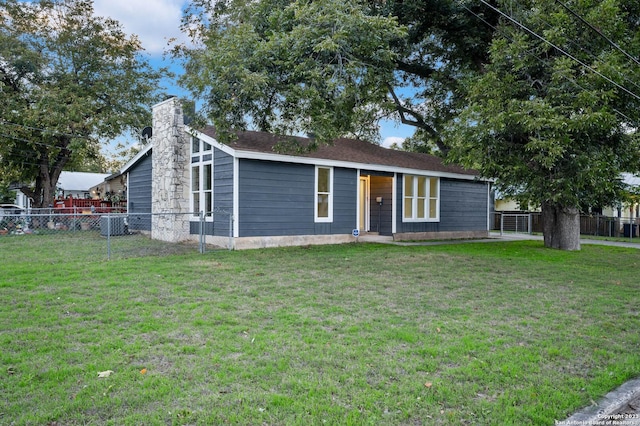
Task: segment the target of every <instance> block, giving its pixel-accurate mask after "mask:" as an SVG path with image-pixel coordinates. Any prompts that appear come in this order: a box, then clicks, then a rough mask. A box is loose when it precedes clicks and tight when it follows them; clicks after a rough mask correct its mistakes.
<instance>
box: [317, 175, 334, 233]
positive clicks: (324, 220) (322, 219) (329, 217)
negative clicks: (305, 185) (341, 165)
mask: <svg viewBox="0 0 640 426" xmlns="http://www.w3.org/2000/svg"><path fill="white" fill-rule="evenodd" d="M320 169H323V170H328V171H329V192H328V194H327V193H325V192H322V193H321V192H319V191H318V177H319V170H320ZM314 175H315V178H314V185H313V194H314V196H313V220H314V222H316V223H331V222H333V167H328V166H316V167H315V173H314ZM320 194H326V195H328V204H329V206H328V209H327V210H328V211H327V217H320V216H319V215H318V213H319V212H318V199H319V195H320Z"/></svg>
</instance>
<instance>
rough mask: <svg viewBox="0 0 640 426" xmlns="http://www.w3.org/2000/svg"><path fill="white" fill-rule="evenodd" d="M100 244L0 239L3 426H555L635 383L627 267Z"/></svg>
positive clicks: (609, 256) (592, 257)
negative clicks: (113, 251) (110, 254)
mask: <svg viewBox="0 0 640 426" xmlns="http://www.w3.org/2000/svg"><path fill="white" fill-rule="evenodd" d="M95 244H96V248H95V252H96V253H97V254H96V255H95V256H92V254H91V251H90V248H91V243H90V242H85V243H84V244H82V245H78V244H74V243H72V240H69V241H67V242H65V241H62V242H61V240H60V239H57V238H54V237H53V236H23V237H9V238H0V295H1V300H2V304H1V305H0V378H1V380H0V424H9V425H13V424H15V425H24V424H29V425H31V424H33V425H46V424H50V425H101V424H113V425H139V424H145V425H155V424H157V425H167V424H170V425H171V424H174V425H195V424H203V425H205V424H206V425H209V424H223V423H226V424H247V425H249V424H251V425H260V424H269V425H296V424H300V425H316V424H318V425H322V424H330V425H343V424H347V425H348V424H353V425H360V424H371V425H379V424H405V425H414V424H445V425H447V424H451V425H460V424H480V425H489V424H490V425H507V424H514V425H523V424H554V420H563V419H565V418H566V417H567V416H568V415H570V414H571V413H573V412H574V411H575V410H577V409H579V408H581V407H583V406H586V405H589V404H591V403H592V400H597V399H598V398H599V397H601V396H602V395H604V394H605V393H607V392H608V391H610V390H612V389H613V388H615V387H617V386H618V385H620V384H622V383H623V382H625V381H626V380H628V379H630V378H632V377H635V376H638V375H639V374H640V333H638V330H640V292H639V291H638V276H639V274H638V271H639V267H640V251H638V250H634V249H620V248H613V247H605V246H589V245H584V246H583V249H582V251H580V252H561V251H552V250H547V249H544V248H543V247H542V243H541V242H532V241H523V242H510V243H500V242H496V243H466V244H451V245H440V246H410V247H399V246H388V245H377V244H349V245H341V246H322V247H307V248H286V249H270V250H251V251H241V252H228V251H218V252H211V253H207V254H205V255H200V254H197V253H195V252H189V253H187V254H170V255H165V256H154V257H151V256H147V257H138V258H128V259H117V260H112V261H110V262H106V261H104V260H103V259H104V242H101V241H100V240H98V239H97V240H96V241H95ZM100 244H102V245H100ZM166 252H167V253H171V250H167V251H166ZM143 369H144V370H143ZM107 370H111V371H113V373H112V374H111V375H110V376H109V377H106V378H100V377H98V373H99V372H104V371H107ZM143 372H144V374H143Z"/></svg>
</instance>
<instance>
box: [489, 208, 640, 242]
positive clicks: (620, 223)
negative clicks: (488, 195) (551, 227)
mask: <svg viewBox="0 0 640 426" xmlns="http://www.w3.org/2000/svg"><path fill="white" fill-rule="evenodd" d="M491 223H492V228H491V230H492V231H500V233H501V234H502V233H504V232H513V233H527V234H531V233H542V230H543V221H542V213H539V212H532V213H516V212H495V213H494V214H493V220H492V222H491ZM580 234H581V235H586V236H588V235H592V236H602V237H622V238H629V239H633V238H640V219H639V218H631V217H610V216H602V215H581V216H580Z"/></svg>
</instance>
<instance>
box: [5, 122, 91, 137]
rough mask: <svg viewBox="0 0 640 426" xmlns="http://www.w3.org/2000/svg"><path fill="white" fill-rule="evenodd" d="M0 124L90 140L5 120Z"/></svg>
mask: <svg viewBox="0 0 640 426" xmlns="http://www.w3.org/2000/svg"><path fill="white" fill-rule="evenodd" d="M0 124H8V125H10V126H16V127H22V128H23V129H28V130H37V131H39V132H47V133H52V134H54V135H59V136H67V137H70V138H78V139H91V138H90V137H89V136H84V135H74V134H72V133H64V132H59V131H56V130H51V129H42V128H39V127H32V126H27V125H25V124H18V123H12V122H11V121H6V120H2V121H0Z"/></svg>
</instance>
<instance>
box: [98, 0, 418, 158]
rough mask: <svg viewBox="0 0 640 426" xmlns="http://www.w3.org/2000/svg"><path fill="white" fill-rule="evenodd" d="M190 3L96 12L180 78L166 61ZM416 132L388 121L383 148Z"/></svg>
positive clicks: (143, 0)
mask: <svg viewBox="0 0 640 426" xmlns="http://www.w3.org/2000/svg"><path fill="white" fill-rule="evenodd" d="M187 3H188V2H186V1H184V0H94V8H95V14H96V15H99V16H108V17H111V18H114V19H116V20H117V21H119V22H120V23H121V24H122V25H123V27H124V30H125V32H127V33H129V34H136V35H137V36H138V37H139V38H140V40H141V41H142V44H143V46H144V48H145V50H146V53H147V55H149V58H150V60H151V63H152V64H153V65H154V66H161V65H164V66H170V67H171V69H172V70H173V71H174V72H175V73H176V74H179V73H181V67H180V65H179V64H177V63H173V62H172V61H171V59H170V58H165V56H167V55H164V52H165V50H166V49H167V47H168V46H169V40H171V39H177V40H184V38H185V37H184V36H183V35H182V34H181V32H180V29H179V26H180V18H181V16H182V9H183V8H184V6H185V5H186V4H187ZM166 86H167V87H166V89H167V90H166V91H167V93H170V94H174V95H177V96H184V97H188V96H189V93H187V92H186V91H184V90H183V89H181V88H180V87H178V86H177V84H176V83H175V82H174V81H167V82H166ZM413 131H414V128H413V127H410V126H404V125H399V124H396V123H395V122H393V121H384V122H382V123H381V131H380V135H381V138H382V144H383V145H384V146H389V145H391V143H393V142H396V143H401V142H402V141H403V140H404V138H406V137H408V136H411V134H413Z"/></svg>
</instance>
